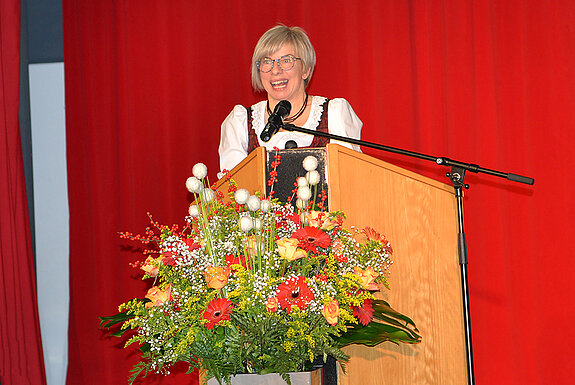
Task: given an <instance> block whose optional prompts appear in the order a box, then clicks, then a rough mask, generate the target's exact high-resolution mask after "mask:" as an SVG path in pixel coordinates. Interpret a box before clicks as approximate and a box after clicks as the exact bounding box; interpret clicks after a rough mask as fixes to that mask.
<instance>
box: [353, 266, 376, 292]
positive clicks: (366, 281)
mask: <svg viewBox="0 0 575 385" xmlns="http://www.w3.org/2000/svg"><path fill="white" fill-rule="evenodd" d="M353 271H354V272H355V275H357V276H358V277H359V284H360V285H361V287H363V288H364V289H366V290H379V286H377V284H376V283H375V279H376V278H377V276H378V275H379V274H378V273H376V272H375V271H374V270H373V269H372V268H371V267H368V268H367V269H365V270H362V269H360V268H359V267H357V266H356V267H354V268H353Z"/></svg>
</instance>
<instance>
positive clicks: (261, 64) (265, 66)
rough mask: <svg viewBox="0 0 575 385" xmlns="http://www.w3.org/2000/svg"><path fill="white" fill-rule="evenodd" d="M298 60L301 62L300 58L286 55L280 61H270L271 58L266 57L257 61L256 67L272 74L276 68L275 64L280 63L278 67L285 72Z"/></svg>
mask: <svg viewBox="0 0 575 385" xmlns="http://www.w3.org/2000/svg"><path fill="white" fill-rule="evenodd" d="M296 60H301V58H299V57H295V56H293V55H284V56H282V57H280V58H279V59H270V58H269V57H264V58H263V59H260V60H258V61H256V66H257V67H258V69H259V70H260V71H261V72H270V71H271V70H272V68H274V63H278V66H279V67H280V68H281V69H282V70H284V71H289V70H291V69H292V68H293V66H294V65H295V61H296Z"/></svg>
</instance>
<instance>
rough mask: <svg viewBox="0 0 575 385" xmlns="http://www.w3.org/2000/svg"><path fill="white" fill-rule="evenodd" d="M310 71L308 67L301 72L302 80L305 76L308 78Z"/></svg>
mask: <svg viewBox="0 0 575 385" xmlns="http://www.w3.org/2000/svg"><path fill="white" fill-rule="evenodd" d="M310 72H311V68H308V69H307V71H305V72H304V73H303V75H302V76H301V77H302V79H303V80H306V79H307V78H309V73H310Z"/></svg>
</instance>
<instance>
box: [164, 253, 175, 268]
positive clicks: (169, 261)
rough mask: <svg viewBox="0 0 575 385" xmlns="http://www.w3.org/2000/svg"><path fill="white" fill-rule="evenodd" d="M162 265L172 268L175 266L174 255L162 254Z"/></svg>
mask: <svg viewBox="0 0 575 385" xmlns="http://www.w3.org/2000/svg"><path fill="white" fill-rule="evenodd" d="M162 263H163V264H164V265H168V266H174V265H175V264H176V259H175V257H174V254H172V253H171V252H169V251H168V252H165V253H164V254H162Z"/></svg>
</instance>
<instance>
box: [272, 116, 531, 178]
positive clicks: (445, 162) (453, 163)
mask: <svg viewBox="0 0 575 385" xmlns="http://www.w3.org/2000/svg"><path fill="white" fill-rule="evenodd" d="M282 128H283V129H285V130H287V131H296V132H301V133H304V134H310V135H314V136H321V137H325V138H329V139H334V140H339V141H341V142H347V143H351V144H356V145H359V146H365V147H370V148H375V149H377V150H382V151H387V152H392V153H395V154H400V155H405V156H410V157H412V158H418V159H424V160H429V161H431V162H435V163H436V164H438V165H440V166H446V167H457V168H462V169H464V170H467V171H471V172H475V173H479V172H481V173H484V174H489V175H493V176H498V177H500V178H505V179H508V180H510V181H513V182H518V183H524V184H528V185H533V184H534V183H535V180H534V179H533V178H530V177H526V176H522V175H517V174H512V173H506V172H502V171H496V170H490V169H488V168H483V167H480V166H478V165H476V164H472V163H465V162H460V161H457V160H451V159H449V158H446V157H437V156H431V155H426V154H422V153H419V152H414V151H408V150H403V149H401V148H397V147H390V146H384V145H382V144H378V143H373V142H368V141H365V140H360V139H354V138H347V137H345V136H340V135H335V134H330V133H329V132H320V131H316V130H310V129H307V128H303V127H297V126H294V125H293V124H284V125H283V126H282Z"/></svg>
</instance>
